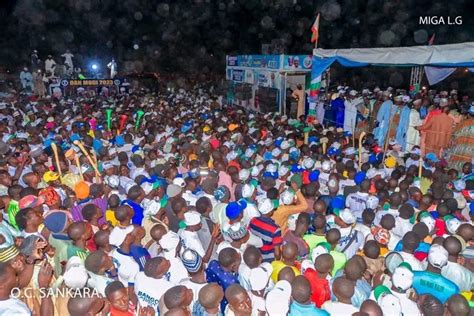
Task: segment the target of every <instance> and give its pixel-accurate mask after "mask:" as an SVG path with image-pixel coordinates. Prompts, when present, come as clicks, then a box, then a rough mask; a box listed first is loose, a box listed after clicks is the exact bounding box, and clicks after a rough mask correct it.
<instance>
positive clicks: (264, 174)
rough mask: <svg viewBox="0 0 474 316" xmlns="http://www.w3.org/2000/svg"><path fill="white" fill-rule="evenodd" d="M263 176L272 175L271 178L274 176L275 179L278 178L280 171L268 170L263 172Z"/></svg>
mask: <svg viewBox="0 0 474 316" xmlns="http://www.w3.org/2000/svg"><path fill="white" fill-rule="evenodd" d="M263 176H264V177H270V178H273V179H275V180H276V179H278V172H268V171H265V172H264V173H263Z"/></svg>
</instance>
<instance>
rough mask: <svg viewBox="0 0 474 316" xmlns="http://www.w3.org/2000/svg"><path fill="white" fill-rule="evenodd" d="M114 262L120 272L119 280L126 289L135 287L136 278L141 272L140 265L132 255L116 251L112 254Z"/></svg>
mask: <svg viewBox="0 0 474 316" xmlns="http://www.w3.org/2000/svg"><path fill="white" fill-rule="evenodd" d="M112 261H113V263H114V266H115V268H116V269H117V272H118V279H119V281H120V282H122V284H123V285H124V286H125V287H128V286H129V285H132V286H133V285H134V282H135V276H136V275H137V273H138V272H139V271H140V267H139V266H138V263H137V262H136V261H135V259H133V256H132V255H128V254H124V253H123V252H122V251H121V250H120V249H116V250H115V251H114V252H113V254H112Z"/></svg>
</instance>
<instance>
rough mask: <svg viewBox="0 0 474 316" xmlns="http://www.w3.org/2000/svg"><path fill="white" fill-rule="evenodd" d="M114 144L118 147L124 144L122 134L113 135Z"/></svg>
mask: <svg viewBox="0 0 474 316" xmlns="http://www.w3.org/2000/svg"><path fill="white" fill-rule="evenodd" d="M115 145H117V146H118V147H122V146H123V145H125V140H124V139H123V137H122V136H120V135H117V136H115Z"/></svg>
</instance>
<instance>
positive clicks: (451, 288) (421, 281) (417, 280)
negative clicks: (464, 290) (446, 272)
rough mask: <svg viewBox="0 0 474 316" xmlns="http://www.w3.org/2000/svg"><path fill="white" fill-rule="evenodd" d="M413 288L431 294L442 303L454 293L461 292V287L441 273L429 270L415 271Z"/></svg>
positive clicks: (421, 292) (418, 292) (420, 293)
mask: <svg viewBox="0 0 474 316" xmlns="http://www.w3.org/2000/svg"><path fill="white" fill-rule="evenodd" d="M413 275H414V277H413V288H414V289H415V291H416V294H418V295H423V294H431V295H433V296H434V297H436V298H437V299H438V300H440V301H441V303H442V304H444V303H446V301H447V300H448V299H449V298H450V297H451V296H452V295H454V294H459V288H458V286H457V285H456V284H454V283H453V282H452V281H450V280H448V279H446V278H445V277H444V276H442V275H441V274H437V273H433V272H429V271H413Z"/></svg>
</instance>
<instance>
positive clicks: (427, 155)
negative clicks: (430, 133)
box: [425, 153, 439, 162]
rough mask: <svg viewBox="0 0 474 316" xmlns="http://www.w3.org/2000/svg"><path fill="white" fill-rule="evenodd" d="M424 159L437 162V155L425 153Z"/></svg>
mask: <svg viewBox="0 0 474 316" xmlns="http://www.w3.org/2000/svg"><path fill="white" fill-rule="evenodd" d="M425 159H426V160H431V161H432V162H438V161H439V159H438V157H436V154H435V153H427V154H426V156H425Z"/></svg>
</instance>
